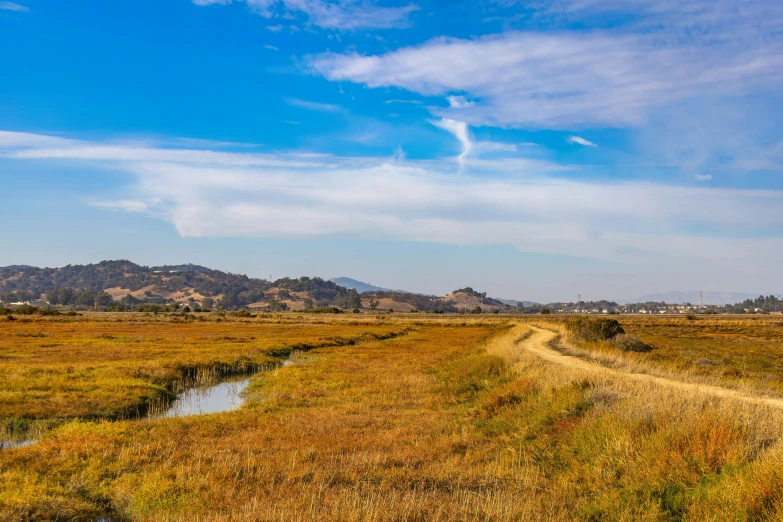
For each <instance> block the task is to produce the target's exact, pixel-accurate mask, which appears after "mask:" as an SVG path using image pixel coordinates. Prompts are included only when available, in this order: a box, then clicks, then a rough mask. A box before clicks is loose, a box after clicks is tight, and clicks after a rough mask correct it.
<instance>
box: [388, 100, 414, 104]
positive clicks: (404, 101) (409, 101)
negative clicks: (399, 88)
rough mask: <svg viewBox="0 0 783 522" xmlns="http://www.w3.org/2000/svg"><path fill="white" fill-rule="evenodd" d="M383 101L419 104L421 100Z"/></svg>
mask: <svg viewBox="0 0 783 522" xmlns="http://www.w3.org/2000/svg"><path fill="white" fill-rule="evenodd" d="M383 103H410V104H413V105H421V101H419V100H386V101H385V102H383Z"/></svg>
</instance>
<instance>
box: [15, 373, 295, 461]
mask: <svg viewBox="0 0 783 522" xmlns="http://www.w3.org/2000/svg"><path fill="white" fill-rule="evenodd" d="M291 364H293V361H292V360H291V359H286V360H285V361H283V362H282V363H281V366H289V365H291ZM251 378H252V375H244V376H241V377H234V378H230V379H228V380H225V381H223V382H220V383H218V384H214V385H212V386H203V387H194V388H188V389H187V390H185V391H184V392H182V393H180V394H179V395H177V398H176V399H174V400H173V401H172V402H171V403H169V404H168V406H167V408H166V411H164V412H161V413H158V414H156V415H151V416H150V417H149V419H151V420H155V419H165V418H170V417H187V416H190V415H206V414H208V413H220V412H224V411H231V410H236V409H237V408H239V407H241V406H242V404H243V403H244V402H245V399H244V397H242V392H244V391H245V390H246V389H247V387H248V386H249V385H250V379H251ZM37 442H38V441H37V440H35V439H29V440H18V441H0V450H4V449H13V448H22V447H24V446H31V445H33V444H35V443H37Z"/></svg>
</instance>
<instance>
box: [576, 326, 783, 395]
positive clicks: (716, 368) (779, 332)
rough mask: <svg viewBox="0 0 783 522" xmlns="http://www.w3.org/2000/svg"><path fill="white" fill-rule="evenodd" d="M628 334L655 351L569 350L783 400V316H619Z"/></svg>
mask: <svg viewBox="0 0 783 522" xmlns="http://www.w3.org/2000/svg"><path fill="white" fill-rule="evenodd" d="M617 319H618V320H619V321H620V323H621V324H622V326H623V328H624V329H625V331H626V332H627V333H628V334H631V335H636V336H638V337H639V339H641V340H642V341H643V342H645V343H647V344H649V345H651V346H653V347H654V349H653V350H652V351H650V352H646V353H634V352H625V351H622V350H618V349H617V348H616V347H614V346H613V345H612V343H610V342H593V343H583V342H578V341H576V342H573V341H572V342H570V343H567V345H568V346H564V348H566V349H568V348H570V349H571V350H572V353H575V354H578V355H581V356H586V357H589V358H592V359H594V360H597V361H601V362H602V363H604V364H606V365H609V366H613V367H618V368H624V369H627V370H629V371H641V372H646V373H652V374H657V375H663V376H671V377H676V378H679V379H684V380H688V381H692V382H701V383H708V384H719V385H721V386H727V387H730V388H734V389H742V390H746V391H756V392H760V393H765V394H769V395H774V396H783V357H781V356H783V316H776V315H766V316H765V315H759V316H753V317H748V316H728V317H726V316H724V317H720V316H709V315H700V316H692V317H691V319H688V318H686V317H681V316H679V317H678V316H663V317H649V316H619V317H617Z"/></svg>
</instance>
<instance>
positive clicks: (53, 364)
mask: <svg viewBox="0 0 783 522" xmlns="http://www.w3.org/2000/svg"><path fill="white" fill-rule="evenodd" d="M97 319H98V320H96V316H93V317H91V318H86V320H85V318H80V319H70V318H69V319H50V318H38V319H30V320H24V319H21V320H16V321H13V322H11V321H2V322H0V426H2V425H6V426H19V425H24V424H25V421H29V420H33V419H48V420H52V419H68V418H75V417H80V418H118V417H124V416H125V417H127V416H135V415H138V414H140V413H143V412H144V411H145V408H146V407H147V405H149V404H150V403H153V402H155V401H160V400H163V399H166V398H167V397H169V396H170V394H171V391H173V390H175V389H176V385H177V383H178V382H179V381H181V380H182V379H185V378H190V379H192V378H197V377H200V376H210V375H215V374H217V375H221V374H222V375H225V374H231V373H242V372H248V371H252V370H254V369H258V368H262V367H265V366H269V365H270V364H273V363H274V362H275V361H277V362H279V361H281V360H282V358H283V357H285V356H286V355H287V353H288V352H289V351H290V349H291V348H292V347H294V348H299V349H302V348H307V347H312V346H318V345H322V344H334V343H337V344H339V343H341V342H344V341H346V340H350V339H358V338H360V337H361V336H362V335H365V334H368V333H369V334H378V335H385V334H389V333H390V332H393V331H396V330H400V328H399V327H396V326H394V325H388V324H384V323H379V322H377V321H376V322H375V323H371V322H366V323H355V324H352V323H348V322H331V323H325V324H309V323H298V324H297V323H294V322H287V323H282V324H278V323H277V322H272V321H256V322H254V321H252V320H248V321H243V322H239V321H238V320H236V319H232V318H230V317H229V318H225V317H223V318H221V317H211V318H210V319H211V320H210V321H203V322H202V321H190V320H181V318H176V317H175V318H174V319H178V320H174V319H172V318H171V317H163V316H160V317H145V316H137V317H132V318H131V319H130V320H128V319H126V318H122V316H121V315H120V316H117V318H116V319H115V320H113V321H108V320H106V318H105V317H101V316H98V317H97ZM217 319H219V320H220V322H216V320H217Z"/></svg>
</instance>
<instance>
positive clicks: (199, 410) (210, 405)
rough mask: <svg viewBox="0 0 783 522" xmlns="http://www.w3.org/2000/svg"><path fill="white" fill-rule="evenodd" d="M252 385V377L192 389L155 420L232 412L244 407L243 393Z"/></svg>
mask: <svg viewBox="0 0 783 522" xmlns="http://www.w3.org/2000/svg"><path fill="white" fill-rule="evenodd" d="M249 384H250V377H244V378H240V379H233V380H229V381H223V382H221V383H219V384H216V385H214V386H208V387H206V388H190V389H188V390H186V391H184V392H182V393H180V394H179V395H178V396H177V398H176V399H175V400H174V401H172V402H171V404H169V407H168V409H167V410H166V411H165V412H164V413H162V414H160V415H156V416H153V417H152V418H153V419H162V418H167V417H186V416H188V415H204V414H206V413H219V412H222V411H231V410H235V409H237V408H239V407H240V406H242V403H243V402H244V399H243V397H242V395H241V394H242V392H243V391H245V389H246V388H247V387H248V385H249Z"/></svg>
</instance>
